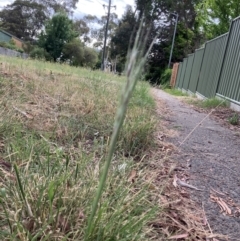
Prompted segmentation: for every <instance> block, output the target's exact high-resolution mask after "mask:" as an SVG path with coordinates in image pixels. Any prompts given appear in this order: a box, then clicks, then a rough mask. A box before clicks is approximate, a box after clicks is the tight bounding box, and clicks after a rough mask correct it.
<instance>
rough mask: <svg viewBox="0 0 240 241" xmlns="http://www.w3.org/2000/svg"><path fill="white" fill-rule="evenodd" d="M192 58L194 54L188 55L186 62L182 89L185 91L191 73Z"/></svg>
mask: <svg viewBox="0 0 240 241" xmlns="http://www.w3.org/2000/svg"><path fill="white" fill-rule="evenodd" d="M193 57H194V54H189V55H188V58H187V59H188V60H187V66H186V72H185V76H184V80H183V89H184V90H186V91H187V90H188V85H189V80H190V75H191V72H192V65H193Z"/></svg>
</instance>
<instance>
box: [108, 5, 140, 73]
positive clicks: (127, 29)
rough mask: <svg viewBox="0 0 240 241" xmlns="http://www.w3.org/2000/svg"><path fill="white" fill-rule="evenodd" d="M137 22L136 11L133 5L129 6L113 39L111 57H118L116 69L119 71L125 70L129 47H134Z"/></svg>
mask: <svg viewBox="0 0 240 241" xmlns="http://www.w3.org/2000/svg"><path fill="white" fill-rule="evenodd" d="M136 24H137V20H136V17H135V13H134V12H133V10H132V7H131V6H127V7H126V11H125V13H124V14H123V16H122V19H121V20H120V21H119V24H118V26H117V28H116V30H115V32H114V35H113V37H112V39H111V58H112V59H116V58H117V61H118V64H117V66H116V70H117V71H118V72H122V71H123V70H124V66H125V62H126V60H127V52H128V49H129V47H132V44H133V40H134V38H133V36H134V32H136V30H134V28H135V27H136ZM131 37H132V38H131Z"/></svg>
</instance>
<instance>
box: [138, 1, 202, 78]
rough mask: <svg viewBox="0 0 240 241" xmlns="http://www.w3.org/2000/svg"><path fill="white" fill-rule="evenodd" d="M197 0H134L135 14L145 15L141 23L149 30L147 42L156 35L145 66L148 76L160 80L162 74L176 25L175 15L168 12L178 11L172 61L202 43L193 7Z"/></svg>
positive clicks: (180, 57) (190, 51)
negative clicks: (136, 11) (176, 25)
mask: <svg viewBox="0 0 240 241" xmlns="http://www.w3.org/2000/svg"><path fill="white" fill-rule="evenodd" d="M199 2H200V0H184V1H182V0H149V1H144V0H136V5H137V10H138V16H139V17H141V16H145V21H144V24H145V26H147V28H148V29H149V30H150V31H149V36H148V45H149V44H150V43H151V42H152V40H153V39H154V38H155V37H157V41H155V43H154V46H153V48H152V50H151V52H150V55H149V57H148V61H147V65H146V69H145V71H146V79H147V80H149V81H151V82H153V83H159V82H160V80H161V74H162V73H163V72H164V69H165V68H166V67H167V64H168V60H169V55H170V49H171V45H172V36H173V31H174V26H175V17H174V15H172V14H171V13H177V14H178V15H179V22H178V27H177V34H176V39H175V47H174V51H173V57H172V62H175V61H179V60H182V58H183V57H185V56H186V55H187V54H189V53H192V52H193V51H194V49H195V48H198V47H199V45H200V44H201V39H202V36H201V34H200V33H199V28H198V23H197V21H196V11H195V5H196V4H198V3H199Z"/></svg>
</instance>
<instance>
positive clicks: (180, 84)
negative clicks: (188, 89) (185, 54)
mask: <svg viewBox="0 0 240 241" xmlns="http://www.w3.org/2000/svg"><path fill="white" fill-rule="evenodd" d="M187 61H188V59H187V58H184V59H183V63H182V70H181V75H180V80H179V85H178V87H179V88H180V89H182V87H183V80H184V76H185V72H186V67H187Z"/></svg>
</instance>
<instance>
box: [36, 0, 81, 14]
mask: <svg viewBox="0 0 240 241" xmlns="http://www.w3.org/2000/svg"><path fill="white" fill-rule="evenodd" d="M34 1H35V2H37V3H39V4H42V5H43V6H45V10H46V13H47V14H48V16H49V17H51V16H52V15H53V14H55V13H57V12H66V13H67V14H72V13H73V9H76V5H77V3H78V1H79V0H34Z"/></svg>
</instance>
